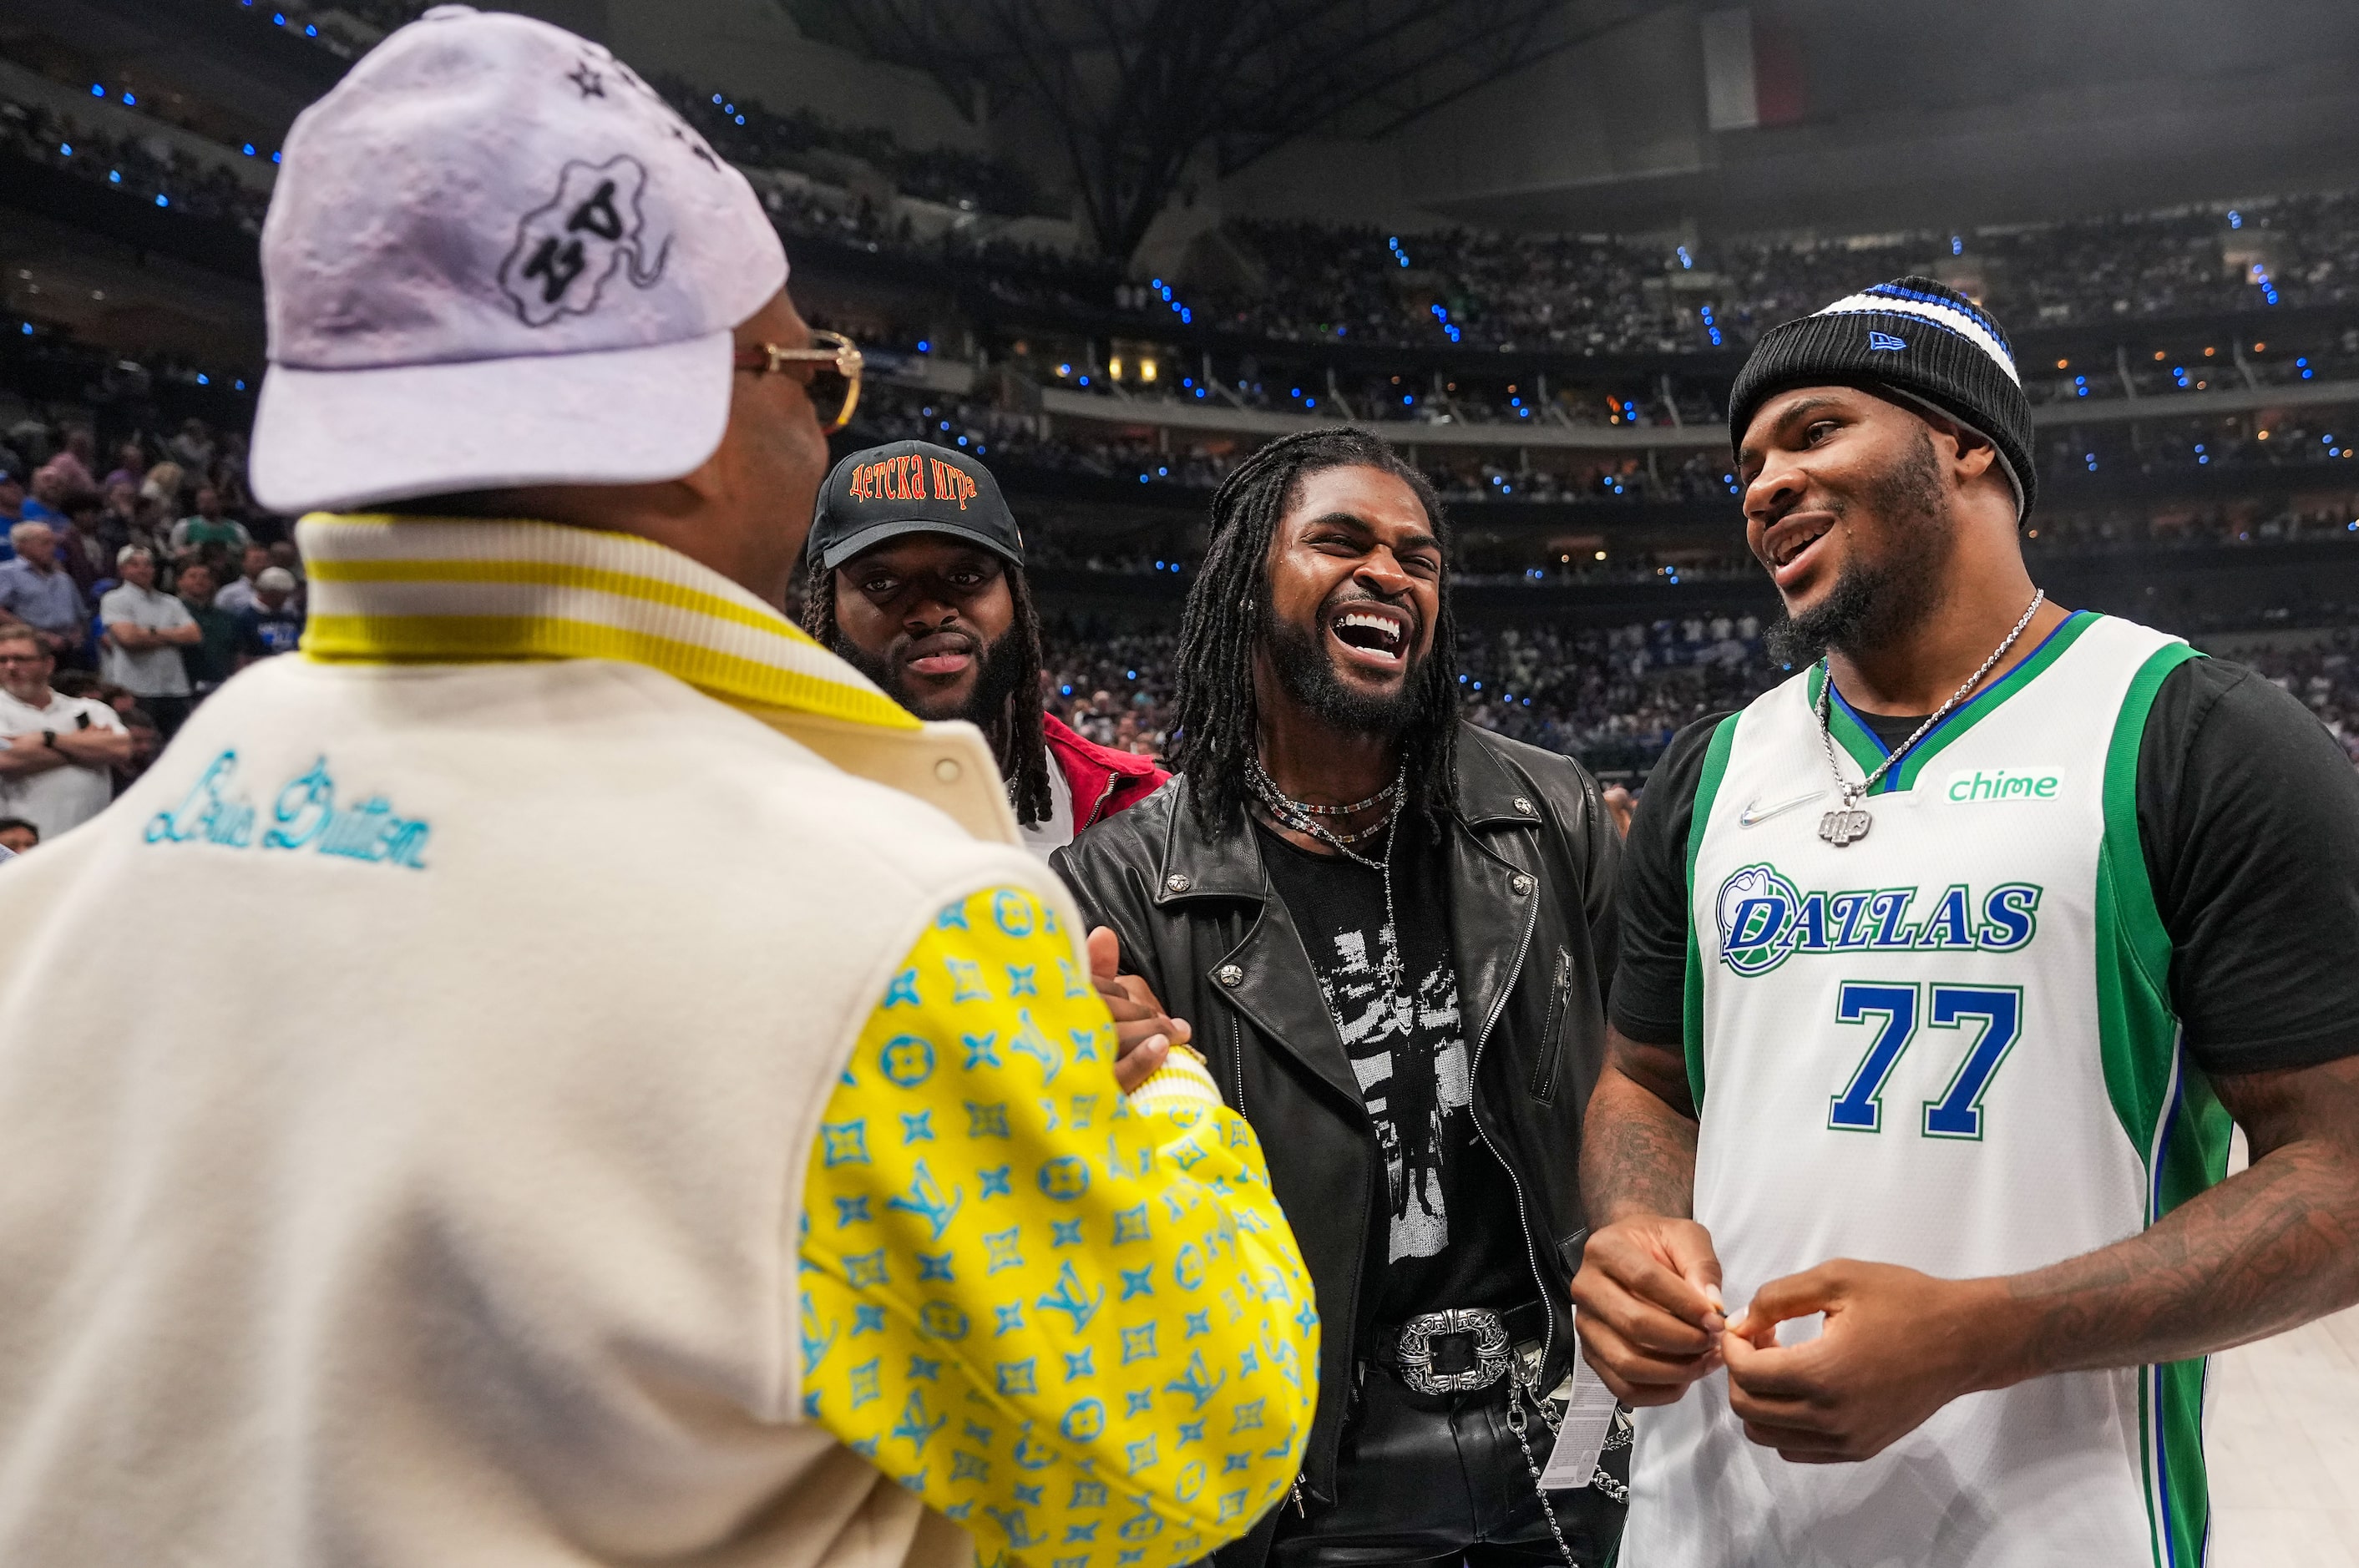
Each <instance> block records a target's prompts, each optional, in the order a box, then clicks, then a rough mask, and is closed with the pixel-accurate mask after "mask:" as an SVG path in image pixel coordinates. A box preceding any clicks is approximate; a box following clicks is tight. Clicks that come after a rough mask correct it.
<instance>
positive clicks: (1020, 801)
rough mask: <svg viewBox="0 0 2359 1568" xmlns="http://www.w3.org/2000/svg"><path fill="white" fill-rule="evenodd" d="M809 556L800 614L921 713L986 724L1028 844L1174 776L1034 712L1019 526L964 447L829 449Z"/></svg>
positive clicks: (1059, 840)
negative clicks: (838, 453)
mask: <svg viewBox="0 0 2359 1568" xmlns="http://www.w3.org/2000/svg"><path fill="white" fill-rule="evenodd" d="M804 571H805V581H804V587H803V629H804V630H805V631H807V632H809V633H810V635H811V636H812V637H816V638H818V639H819V641H820V643H821V646H822V647H825V648H833V649H834V650H835V651H836V652H837V653H839V654H842V655H843V658H844V659H845V660H846V661H847V662H849V663H850V664H852V665H853V667H854V668H855V669H857V670H860V671H861V672H862V673H864V674H865V675H866V676H867V677H868V678H869V679H870V680H872V681H875V682H876V684H877V685H878V686H880V687H882V688H883V689H884V690H885V691H886V694H887V695H889V696H891V697H892V698H894V699H895V700H896V701H897V702H899V703H900V704H901V705H902V706H903V707H905V708H907V709H908V710H909V711H910V712H911V713H915V714H917V715H918V716H919V718H921V719H964V720H966V721H968V722H969V723H970V724H973V725H974V726H975V727H976V728H977V729H980V730H981V731H983V733H984V738H985V739H987V740H988V741H990V743H991V749H992V754H993V756H995V757H997V758H998V761H999V771H1000V773H1001V775H1002V776H1003V777H1004V778H1005V779H1006V780H1007V800H1008V804H1009V806H1010V807H1012V808H1013V809H1014V811H1015V812H1016V822H1017V824H1018V825H1019V826H1020V827H1021V828H1022V829H1023V832H1024V844H1025V847H1026V848H1027V849H1029V850H1031V851H1032V852H1033V853H1034V854H1035V855H1043V856H1045V855H1049V853H1050V852H1051V851H1053V850H1057V849H1061V848H1062V847H1064V846H1065V845H1066V844H1071V842H1072V841H1073V835H1074V834H1075V833H1079V832H1080V831H1082V829H1084V828H1087V827H1090V826H1091V825H1093V823H1096V822H1103V821H1104V820H1105V819H1106V818H1108V817H1110V816H1112V815H1113V814H1114V812H1116V811H1121V810H1123V809H1124V808H1125V807H1127V806H1131V805H1135V804H1136V803H1137V802H1138V801H1140V800H1145V799H1146V798H1147V796H1148V795H1150V794H1153V793H1154V792H1155V790H1156V789H1158V787H1159V786H1160V785H1161V784H1162V783H1163V781H1164V779H1166V778H1168V777H1169V775H1168V774H1166V773H1165V772H1164V771H1163V770H1162V769H1161V768H1158V767H1156V766H1155V763H1154V761H1153V759H1151V758H1148V757H1139V756H1136V755H1135V754H1134V753H1131V752H1126V751H1116V750H1114V748H1113V747H1111V746H1100V745H1098V744H1097V743H1096V742H1095V741H1093V740H1089V739H1086V738H1085V737H1083V736H1082V735H1077V734H1075V733H1074V732H1073V730H1072V728H1071V726H1070V725H1068V724H1066V723H1065V722H1064V721H1063V720H1061V719H1060V718H1058V717H1057V716H1056V715H1055V714H1054V713H1047V712H1044V711H1043V709H1042V706H1041V702H1042V695H1043V693H1042V690H1041V678H1040V620H1039V616H1038V613H1037V612H1036V611H1035V610H1034V608H1033V603H1032V591H1031V586H1030V584H1029V583H1027V582H1026V581H1025V577H1024V536H1023V533H1022V531H1021V530H1020V529H1018V528H1016V518H1015V516H1014V515H1013V514H1012V513H1010V512H1009V511H1008V509H1007V503H1006V501H1005V500H1003V499H1002V498H1001V496H1000V494H999V482H998V481H997V480H996V479H995V478H993V477H992V474H991V471H990V470H989V469H987V468H985V467H984V465H983V464H982V463H978V462H976V461H975V460H974V459H973V458H972V457H969V456H967V455H966V454H965V453H964V452H955V451H952V450H951V448H949V447H943V446H935V445H933V444H932V443H931V442H929V441H894V442H891V443H890V444H888V445H886V446H880V447H872V448H870V449H868V450H867V451H865V452H853V454H852V455H851V456H849V457H847V458H845V459H843V461H842V462H841V463H837V464H836V465H835V471H834V472H833V473H832V474H830V475H829V476H828V481H827V484H826V485H825V487H824V488H822V489H821V492H820V503H819V517H818V518H817V520H816V521H815V522H813V524H812V525H811V537H810V543H809V544H808V545H807V546H806V547H805V551H804Z"/></svg>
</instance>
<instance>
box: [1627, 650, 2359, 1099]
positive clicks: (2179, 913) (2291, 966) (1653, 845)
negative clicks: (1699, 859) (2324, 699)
mask: <svg viewBox="0 0 2359 1568" xmlns="http://www.w3.org/2000/svg"><path fill="white" fill-rule="evenodd" d="M1724 716H1725V715H1720V714H1715V715H1714V716H1712V717H1711V718H1707V719H1703V720H1701V721H1699V722H1698V723H1696V724H1690V725H1689V726H1688V727H1687V728H1686V729H1684V730H1682V731H1680V734H1679V735H1678V736H1677V737H1675V738H1674V739H1673V740H1672V742H1671V744H1670V747H1669V750H1667V751H1665V752H1664V753H1663V757H1662V761H1661V762H1660V763H1658V765H1657V767H1656V768H1655V771H1654V773H1653V774H1652V775H1651V776H1650V777H1649V778H1648V779H1647V789H1646V792H1645V794H1644V795H1643V796H1642V797H1641V798H1640V800H1639V802H1638V814H1637V818H1636V821H1635V822H1632V823H1631V825H1630V837H1629V842H1628V844H1626V845H1625V849H1624V852H1623V857H1622V877H1621V882H1620V884H1619V900H1620V904H1621V909H1622V966H1621V969H1620V972H1619V973H1618V974H1617V975H1616V976H1615V978H1614V992H1613V1004H1612V1008H1613V1018H1614V1028H1616V1029H1620V1030H1621V1031H1622V1032H1623V1033H1624V1034H1625V1035H1627V1036H1629V1037H1630V1038H1631V1039H1632V1040H1639V1041H1642V1042H1645V1043H1647V1044H1650V1045H1670V1044H1675V1043H1677V1042H1678V1041H1679V1040H1680V1039H1681V1038H1682V1030H1681V1018H1682V1004H1683V1002H1684V999H1685V996H1686V993H1687V952H1688V908H1689V905H1688V896H1687V844H1688V826H1689V823H1690V821H1691V820H1692V819H1693V817H1694V815H1695V794H1696V786H1697V783H1698V781H1699V779H1701V775H1702V772H1703V759H1704V752H1705V749H1706V747H1707V746H1708V745H1709V744H1710V742H1711V739H1712V729H1713V728H1714V726H1715V725H1717V724H1719V722H1720V720H1721V718H1722V717H1724ZM1861 717H1862V718H1863V719H1864V720H1865V721H1866V723H1867V724H1868V725H1869V727H1870V728H1872V729H1874V730H1875V733H1876V734H1877V735H1879V736H1880V737H1882V739H1883V741H1884V743H1885V745H1886V746H1897V745H1899V744H1900V742H1902V741H1904V740H1906V739H1907V738H1908V736H1909V735H1911V734H1912V733H1914V732H1915V730H1916V728H1917V726H1918V725H1919V724H1921V723H1923V722H1924V721H1923V719H1922V717H1921V716H1920V717H1915V718H1896V717H1887V716H1885V715H1882V714H1869V713H1863V714H1861ZM2137 822H2138V843H2139V846H2140V848H2141V849H2142V850H2143V851H2144V853H2145V856H2146V866H2147V877H2149V878H2150V879H2151V881H2152V882H2153V884H2154V896H2155V902H2156V905H2157V906H2158V909H2159V910H2160V912H2161V915H2162V923H2163V929H2164V930H2165V931H2168V932H2169V935H2170V947H2171V960H2170V994H2171V1002H2172V1005H2173V1007H2175V1008H2176V1009H2177V1011H2178V1014H2179V1018H2180V1023H2181V1025H2182V1026H2183V1027H2184V1029H2185V1030H2186V1036H2187V1044H2188V1049H2189V1051H2190V1052H2191V1053H2192V1054H2193V1056H2194V1058H2195V1060H2196V1061H2197V1062H2200V1063H2201V1065H2202V1066H2203V1068H2204V1070H2205V1071H2207V1072H2210V1073H2259V1072H2266V1071H2268V1070H2270V1069H2274V1068H2287V1067H2307V1066H2312V1065H2315V1064H2316V1063H2318V1062H2331V1061H2333V1060H2335V1059H2337V1058H2340V1057H2344V1056H2351V1055H2359V770H2354V768H2353V767H2352V764H2351V759H2350V758H2349V757H2345V756H2344V755H2343V748H2342V747H2341V746H2338V745H2337V744H2336V743H2335V740H2334V737H2333V736H2332V735H2328V734H2327V733H2326V730H2325V728H2324V727H2323V726H2322V725H2321V724H2319V722H2318V720H2317V719H2316V718H2314V717H2312V716H2311V714H2310V712H2309V710H2307V709H2305V708H2304V707H2303V706H2302V705H2301V704H2300V703H2299V702H2296V701H2295V700H2294V699H2293V698H2292V697H2290V696H2288V694H2287V693H2286V692H2284V691H2281V690H2279V689H2278V688H2277V686H2275V685H2272V684H2271V683H2270V682H2269V681H2266V680H2264V679H2263V678H2262V677H2260V676H2258V675H2256V674H2255V673H2254V672H2253V671H2252V670H2248V669H2246V668H2245V666H2243V665H2241V664H2232V663H2229V662H2228V661H2226V660H2224V659H2190V660H2188V661H2187V662H2186V663H2184V664H2181V665H2180V666H2179V667H2178V668H2177V669H2175V670H2172V671H2171V672H2170V673H2169V675H2167V676H2165V677H2164V678H2163V681H2162V685H2161V687H2160V689H2159V690H2158V691H2157V692H2156V694H2155V701H2154V708H2153V710H2152V712H2151V713H2149V714H2148V716H2147V726H2146V734H2145V735H2143V736H2141V737H2140V738H2139V743H2138V761H2137Z"/></svg>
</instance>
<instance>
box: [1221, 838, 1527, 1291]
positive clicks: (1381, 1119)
mask: <svg viewBox="0 0 2359 1568" xmlns="http://www.w3.org/2000/svg"><path fill="white" fill-rule="evenodd" d="M1259 832H1260V833H1261V844H1262V863H1263V864H1264V865H1265V866H1267V867H1268V870H1269V875H1270V880H1271V881H1272V883H1274V884H1275V885H1276V887H1277V893H1278V897H1279V898H1283V899H1284V900H1285V901H1286V908H1287V912H1288V914H1290V915H1291V916H1292V917H1293V918H1294V926H1295V930H1296V931H1299V933H1300V934H1301V937H1302V945H1303V947H1304V949H1305V950H1306V951H1308V952H1309V953H1310V966H1311V968H1312V969H1313V970H1314V971H1316V972H1317V974H1318V976H1319V989H1320V992H1321V996H1323V998H1324V999H1325V1001H1326V1004H1327V1012H1328V1015H1329V1016H1330V1017H1332V1018H1333V1019H1334V1020H1335V1030H1336V1033H1338V1034H1339V1035H1341V1036H1342V1037H1343V1050H1344V1051H1345V1052H1346V1053H1347V1054H1348V1055H1349V1056H1350V1057H1351V1060H1352V1071H1353V1073H1355V1074H1356V1075H1357V1076H1358V1078H1359V1080H1360V1093H1361V1095H1362V1096H1363V1098H1364V1100H1365V1101H1366V1103H1367V1107H1368V1115H1369V1116H1370V1117H1371V1118H1372V1119H1373V1120H1374V1121H1375V1127H1376V1141H1377V1146H1378V1148H1379V1149H1381V1150H1382V1151H1383V1154H1384V1160H1385V1170H1386V1191H1385V1192H1379V1193H1378V1194H1377V1195H1376V1197H1377V1202H1376V1204H1375V1226H1374V1230H1373V1234H1372V1235H1371V1236H1369V1243H1368V1246H1369V1250H1368V1266H1369V1267H1368V1274H1367V1280H1366V1284H1367V1288H1368V1289H1369V1290H1373V1291H1374V1292H1375V1299H1376V1318H1375V1321H1376V1322H1377V1323H1381V1324H1386V1325H1391V1324H1397V1323H1399V1322H1401V1320H1403V1319H1404V1318H1407V1317H1410V1316H1413V1315H1415V1314H1416V1313H1419V1312H1439V1311H1441V1310H1442V1309H1444V1308H1447V1307H1506V1306H1512V1305H1515V1304H1517V1303H1518V1302H1520V1301H1525V1300H1527V1299H1528V1298H1529V1297H1530V1296H1531V1295H1532V1293H1533V1290H1534V1289H1535V1287H1534V1286H1533V1284H1532V1282H1531V1279H1530V1278H1529V1277H1528V1275H1527V1272H1526V1268H1527V1266H1526V1264H1525V1263H1524V1261H1523V1250H1522V1247H1523V1244H1522V1241H1521V1238H1520V1230H1521V1222H1520V1220H1518V1218H1517V1211H1516V1195H1515V1189H1514V1188H1513V1186H1512V1185H1511V1184H1510V1183H1509V1181H1508V1180H1507V1173H1506V1168H1505V1167H1503V1166H1502V1165H1500V1163H1499V1161H1498V1159H1497V1157H1496V1156H1495V1155H1494V1154H1492V1152H1491V1151H1490V1149H1488V1148H1487V1147H1485V1146H1484V1143H1483V1141H1482V1139H1481V1138H1480V1137H1479V1136H1478V1134H1477V1133H1476V1131H1475V1127H1474V1116H1473V1060H1472V1056H1471V1051H1472V1044H1471V1041H1470V1040H1469V1038H1468V1037H1469V1033H1470V1030H1469V1029H1468V1027H1467V1025H1466V1023H1465V1021H1464V1020H1462V1018H1460V1016H1459V1010H1458V971H1457V966H1456V964H1455V963H1454V962H1453V961H1452V958H1451V950H1450V903H1449V886H1448V879H1447V877H1445V875H1444V870H1443V857H1442V852H1441V849H1440V846H1439V845H1437V844H1434V843H1433V842H1432V840H1431V838H1430V836H1429V835H1427V834H1426V833H1424V832H1423V831H1421V830H1419V831H1415V832H1411V833H1408V835H1406V837H1405V838H1404V840H1403V842H1402V844H1401V845H1400V849H1399V855H1398V858H1397V860H1396V861H1395V862H1394V865H1393V912H1394V914H1395V915H1396V916H1397V919H1398V921H1399V925H1400V930H1399V931H1398V932H1396V931H1395V930H1394V929H1393V927H1392V926H1391V925H1390V924H1388V923H1386V919H1385V881H1384V876H1383V874H1382V873H1381V872H1379V871H1377V870H1375V869H1374V868H1372V867H1369V866H1362V865H1360V864H1358V863H1357V862H1355V861H1353V860H1350V859H1347V858H1345V857H1344V856H1343V855H1312V854H1310V852H1308V851H1306V850H1303V849H1299V848H1297V847H1296V846H1295V845H1294V844H1290V843H1288V841H1287V840H1285V839H1284V838H1281V837H1279V836H1278V835H1277V833H1272V832H1270V831H1269V830H1268V829H1267V828H1260V829H1259ZM1404 980H1406V984H1404Z"/></svg>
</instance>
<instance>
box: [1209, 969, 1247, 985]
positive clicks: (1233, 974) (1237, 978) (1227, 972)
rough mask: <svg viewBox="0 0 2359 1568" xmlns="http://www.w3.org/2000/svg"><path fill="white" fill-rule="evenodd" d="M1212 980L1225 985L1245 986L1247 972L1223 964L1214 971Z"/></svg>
mask: <svg viewBox="0 0 2359 1568" xmlns="http://www.w3.org/2000/svg"><path fill="white" fill-rule="evenodd" d="M1212 978H1213V979H1215V980H1218V981H1219V982H1220V983H1221V984H1222V985H1243V984H1245V971H1244V970H1242V969H1240V968H1238V967H1237V966H1236V965H1235V964H1222V965H1221V966H1220V968H1219V969H1217V970H1215V971H1213V974H1212Z"/></svg>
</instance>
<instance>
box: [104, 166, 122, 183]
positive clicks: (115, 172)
mask: <svg viewBox="0 0 2359 1568" xmlns="http://www.w3.org/2000/svg"><path fill="white" fill-rule="evenodd" d="M106 182H107V183H108V184H109V185H120V184H122V183H123V170H121V169H108V170H107V171H106Z"/></svg>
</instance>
